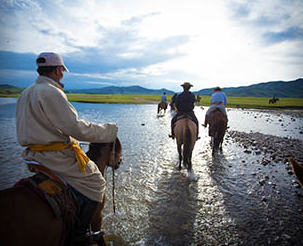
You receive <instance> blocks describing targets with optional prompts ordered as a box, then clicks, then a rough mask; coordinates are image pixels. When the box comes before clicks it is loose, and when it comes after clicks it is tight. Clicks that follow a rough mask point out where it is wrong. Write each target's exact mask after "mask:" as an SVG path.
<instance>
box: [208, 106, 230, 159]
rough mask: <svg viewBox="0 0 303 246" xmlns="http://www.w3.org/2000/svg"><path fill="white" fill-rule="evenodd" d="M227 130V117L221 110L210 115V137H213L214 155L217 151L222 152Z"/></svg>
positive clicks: (216, 110)
mask: <svg viewBox="0 0 303 246" xmlns="http://www.w3.org/2000/svg"><path fill="white" fill-rule="evenodd" d="M226 129H227V117H226V115H225V114H224V113H223V112H222V111H221V110H220V109H215V110H214V111H213V112H212V113H211V114H210V115H209V136H210V137H211V147H212V154H213V155H214V153H215V152H216V151H217V150H220V151H221V152H222V144H223V140H224V136H225V132H226Z"/></svg>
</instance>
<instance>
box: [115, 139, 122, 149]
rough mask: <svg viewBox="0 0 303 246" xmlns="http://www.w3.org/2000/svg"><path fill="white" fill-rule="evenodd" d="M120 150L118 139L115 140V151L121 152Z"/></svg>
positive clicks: (120, 145)
mask: <svg viewBox="0 0 303 246" xmlns="http://www.w3.org/2000/svg"><path fill="white" fill-rule="evenodd" d="M121 150H122V144H121V142H120V140H119V138H116V145H115V151H116V152H117V151H121Z"/></svg>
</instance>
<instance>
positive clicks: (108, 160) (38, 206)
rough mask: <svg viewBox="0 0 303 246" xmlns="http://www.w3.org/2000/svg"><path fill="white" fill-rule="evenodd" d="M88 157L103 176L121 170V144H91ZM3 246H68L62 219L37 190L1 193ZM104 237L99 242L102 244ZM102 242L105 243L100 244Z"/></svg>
mask: <svg viewBox="0 0 303 246" xmlns="http://www.w3.org/2000/svg"><path fill="white" fill-rule="evenodd" d="M87 156H88V157H89V158H90V159H91V160H93V161H94V162H95V163H96V164H97V166H98V168H99V170H100V172H101V173H102V175H103V176H104V173H105V171H106V168H107V167H108V166H112V167H113V168H114V169H116V168H118V167H119V165H120V162H121V158H122V147H121V144H120V141H119V140H118V139H117V140H116V142H115V151H113V143H106V144H105V143H103V144H90V147H89V151H88V152H87ZM104 202H105V197H104V199H103V202H102V203H101V204H100V206H99V207H98V208H97V210H96V213H95V215H94V218H93V221H92V230H93V231H99V230H100V229H101V220H102V218H101V210H102V209H103V206H104ZM0 225H1V226H0V227H1V229H0V245H3V246H4V245H12V246H14V245H16V246H17V245H18V246H23V245H24V246H27V245H31V246H42V245H43V246H63V245H68V242H67V241H66V235H67V233H66V232H65V231H64V225H63V221H62V218H61V217H59V218H56V217H55V216H54V214H53V211H52V210H51V208H50V207H49V205H48V204H47V203H46V202H45V201H43V200H42V199H41V198H40V197H39V196H38V195H37V194H36V193H35V192H34V191H32V190H31V189H30V188H28V187H25V186H19V187H12V188H9V189H5V190H1V191H0ZM102 240H103V238H102V239H101V240H100V242H98V244H99V245H102V243H104V241H102ZM101 241H102V242H101Z"/></svg>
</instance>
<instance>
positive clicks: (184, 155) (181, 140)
mask: <svg viewBox="0 0 303 246" xmlns="http://www.w3.org/2000/svg"><path fill="white" fill-rule="evenodd" d="M173 131H174V135H175V137H176V142H177V149H178V153H179V170H181V163H182V160H183V166H184V167H185V168H187V172H188V177H189V178H190V179H192V180H195V181H196V180H197V177H196V175H195V174H194V172H193V169H192V162H191V158H192V153H193V150H194V147H195V144H196V140H197V126H196V124H195V123H194V122H193V121H192V120H191V119H189V118H182V119H180V120H178V121H177V122H176V124H175V126H174V129H173Z"/></svg>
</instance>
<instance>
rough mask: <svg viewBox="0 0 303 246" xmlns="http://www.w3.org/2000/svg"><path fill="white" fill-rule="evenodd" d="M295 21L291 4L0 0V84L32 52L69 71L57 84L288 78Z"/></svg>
mask: <svg viewBox="0 0 303 246" xmlns="http://www.w3.org/2000/svg"><path fill="white" fill-rule="evenodd" d="M302 16H303V3H302V1H301V0H288V1H285V0H266V1H261V0H256V1H250V0H226V1H225V0H213V1H200V0H192V1H189V2H184V1H175V0H166V1H162V0H153V1H144V2H142V1H140V0H129V1H122V0H102V1H98V0H86V1H80V0H76V1H74V0H65V1H61V0H60V1H44V0H10V1H8V0H5V1H0V35H1V37H2V38H1V39H0V69H2V70H0V78H1V73H2V72H3V71H4V70H6V71H13V70H14V69H18V70H19V71H20V70H24V71H35V69H36V65H35V59H36V56H37V55H38V53H40V52H43V51H53V52H57V53H60V54H61V55H62V56H63V58H64V61H65V63H66V65H67V67H68V68H69V70H70V71H71V73H70V74H67V75H66V76H65V83H66V88H69V87H81V86H82V87H83V86H88V85H87V84H86V82H87V81H90V82H93V83H115V84H116V85H136V84H139V85H146V86H148V87H149V88H150V87H155V88H157V87H158V88H159V87H163V84H165V85H166V86H167V87H168V86H169V87H168V88H169V89H175V90H179V87H180V86H179V85H180V83H182V81H187V80H189V81H192V83H195V87H196V86H197V87H199V89H200V88H201V89H202V88H205V87H212V86H213V85H214V84H215V85H218V84H219V85H221V86H224V85H226V86H237V85H246V84H249V83H252V82H254V81H260V82H263V81H270V80H288V79H289V80H290V79H296V78H297V77H299V76H300V77H303V74H302V65H303V64H302V63H303V62H302V57H303V51H302V48H301V47H302V46H303V41H302V39H303V38H302V30H303V20H302V18H303V17H302ZM34 73H35V72H34ZM17 74H20V73H17ZM3 76H4V75H3ZM13 77H14V78H15V79H16V75H14V76H13ZM21 80H22V78H21V77H20V78H19V77H18V80H17V79H16V80H15V81H16V83H17V82H18V83H19V82H20V81H21ZM23 80H26V81H28V83H31V82H32V79H28V80H27V79H26V78H23ZM85 81H86V82H85ZM22 83H24V82H22ZM97 85H98V84H96V86H97ZM100 86H101V85H100Z"/></svg>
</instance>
